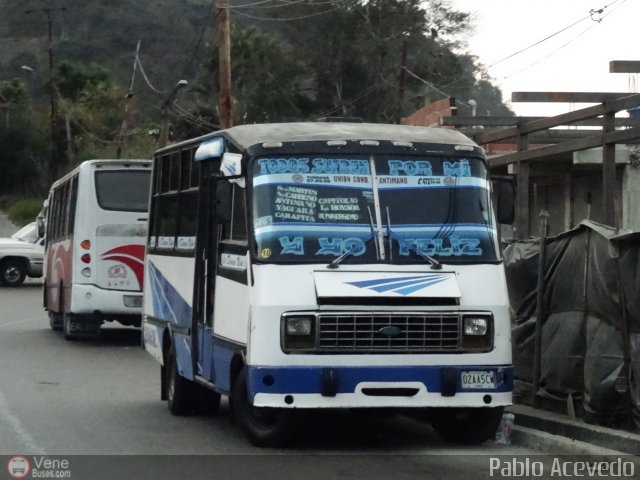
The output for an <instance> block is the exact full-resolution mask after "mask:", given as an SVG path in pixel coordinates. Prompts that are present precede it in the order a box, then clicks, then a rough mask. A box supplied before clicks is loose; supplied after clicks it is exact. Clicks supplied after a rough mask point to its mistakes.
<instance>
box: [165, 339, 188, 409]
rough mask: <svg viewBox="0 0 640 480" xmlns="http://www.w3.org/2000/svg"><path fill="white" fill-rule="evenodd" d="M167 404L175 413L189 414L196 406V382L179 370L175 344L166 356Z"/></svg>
mask: <svg viewBox="0 0 640 480" xmlns="http://www.w3.org/2000/svg"><path fill="white" fill-rule="evenodd" d="M166 359H167V362H166V370H165V371H166V374H167V378H166V385H167V406H168V407H169V411H170V412H171V413H173V414H174V415H188V414H190V413H191V412H192V411H193V407H194V388H193V387H194V384H193V382H191V381H189V380H187V379H186V378H184V377H183V376H182V375H180V372H179V370H178V359H177V357H176V350H175V347H174V346H173V345H171V347H170V348H169V352H168V354H167V356H166Z"/></svg>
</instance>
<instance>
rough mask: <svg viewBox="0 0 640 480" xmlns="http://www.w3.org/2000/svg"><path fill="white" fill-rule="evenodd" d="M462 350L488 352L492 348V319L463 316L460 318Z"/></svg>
mask: <svg viewBox="0 0 640 480" xmlns="http://www.w3.org/2000/svg"><path fill="white" fill-rule="evenodd" d="M462 334H463V335H462V348H464V349H465V350H467V351H475V352H488V351H490V350H491V349H492V348H493V317H492V316H491V315H465V316H464V317H463V318H462Z"/></svg>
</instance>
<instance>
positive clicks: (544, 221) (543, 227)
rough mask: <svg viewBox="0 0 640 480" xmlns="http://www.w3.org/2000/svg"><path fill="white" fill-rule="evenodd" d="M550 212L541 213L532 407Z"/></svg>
mask: <svg viewBox="0 0 640 480" xmlns="http://www.w3.org/2000/svg"><path fill="white" fill-rule="evenodd" d="M548 221H549V212H548V211H547V210H541V211H540V249H539V253H538V288H537V290H538V292H537V293H538V295H537V301H536V330H535V337H534V348H533V378H532V383H531V405H532V406H533V407H536V406H537V405H538V396H537V394H538V389H539V388H540V370H542V322H543V321H544V275H545V269H544V267H545V263H546V261H547V260H546V256H547V255H546V253H547V249H546V243H547V225H548Z"/></svg>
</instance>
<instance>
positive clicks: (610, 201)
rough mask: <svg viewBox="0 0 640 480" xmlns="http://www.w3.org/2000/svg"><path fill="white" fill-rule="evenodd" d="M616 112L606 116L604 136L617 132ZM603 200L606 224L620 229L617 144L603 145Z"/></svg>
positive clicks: (603, 127) (603, 128)
mask: <svg viewBox="0 0 640 480" xmlns="http://www.w3.org/2000/svg"><path fill="white" fill-rule="evenodd" d="M615 117H616V114H615V112H607V113H605V114H604V122H603V125H602V134H603V135H605V134H607V133H609V132H613V131H614V130H615ZM602 200H603V213H604V223H606V224H607V225H610V226H612V227H614V228H618V221H617V215H616V144H615V143H604V142H603V145H602Z"/></svg>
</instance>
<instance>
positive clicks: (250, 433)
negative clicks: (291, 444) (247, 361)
mask: <svg viewBox="0 0 640 480" xmlns="http://www.w3.org/2000/svg"><path fill="white" fill-rule="evenodd" d="M231 405H232V408H233V413H234V415H235V418H236V420H237V421H238V423H239V424H240V426H241V427H242V429H243V430H244V433H245V435H246V436H247V438H248V439H249V441H250V442H251V443H252V444H254V445H255V446H257V447H282V446H284V445H286V443H287V442H288V441H289V440H290V439H291V437H292V435H293V433H294V432H293V425H294V424H293V412H292V411H291V410H287V409H280V408H262V407H254V406H253V405H252V404H251V403H250V401H249V392H248V389H247V370H246V367H243V368H242V370H240V373H239V374H238V377H237V378H236V381H235V385H234V386H233V392H232V394H231Z"/></svg>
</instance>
